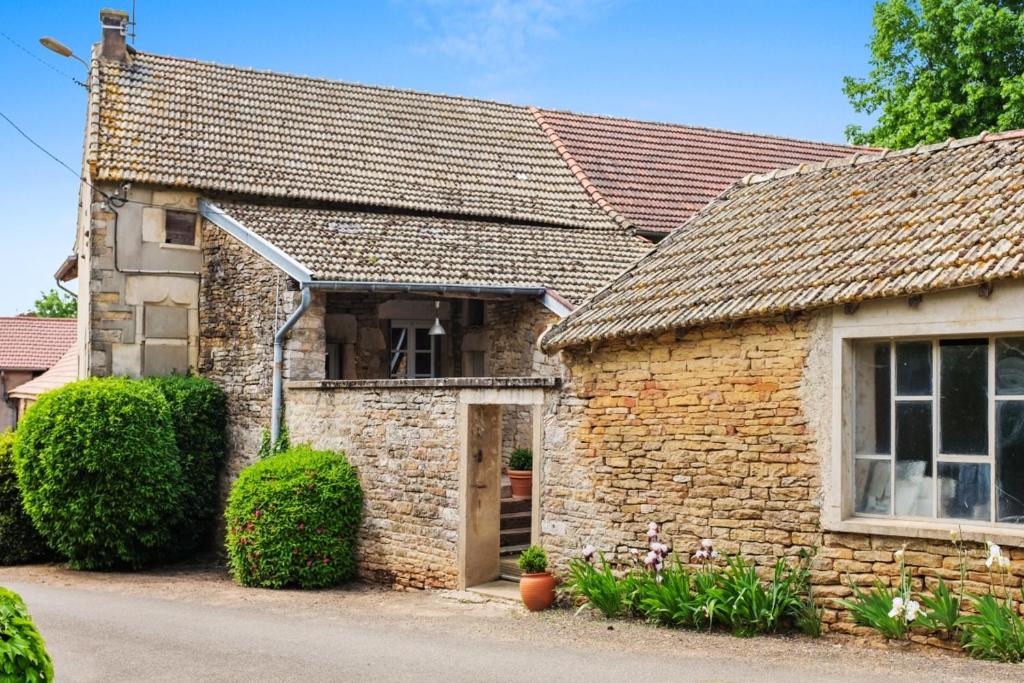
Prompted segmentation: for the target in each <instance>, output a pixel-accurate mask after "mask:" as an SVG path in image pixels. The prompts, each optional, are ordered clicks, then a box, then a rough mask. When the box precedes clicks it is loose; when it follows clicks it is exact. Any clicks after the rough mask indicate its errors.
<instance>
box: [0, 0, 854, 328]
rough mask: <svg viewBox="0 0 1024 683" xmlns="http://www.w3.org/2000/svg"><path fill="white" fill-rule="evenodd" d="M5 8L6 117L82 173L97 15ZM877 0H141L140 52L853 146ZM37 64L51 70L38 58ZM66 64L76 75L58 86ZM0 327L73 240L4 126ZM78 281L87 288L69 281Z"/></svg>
mask: <svg viewBox="0 0 1024 683" xmlns="http://www.w3.org/2000/svg"><path fill="white" fill-rule="evenodd" d="M108 5H109V6H113V7H120V8H124V9H128V8H129V7H130V2H128V1H127V0H104V2H103V3H96V4H94V3H91V2H87V1H86V0H64V1H63V2H62V1H60V0H49V1H48V2H45V3H43V2H36V1H27V0H5V2H4V8H5V12H4V19H5V21H4V22H3V25H2V27H0V31H3V32H4V33H6V34H7V35H9V36H10V37H11V38H13V39H14V40H15V41H17V42H19V43H20V44H21V45H23V46H24V47H25V48H26V49H27V50H28V52H30V53H31V55H29V54H26V53H25V52H24V51H22V50H21V49H19V48H18V47H16V46H15V45H14V44H12V43H11V42H10V41H9V40H8V39H6V38H4V37H3V36H0V79H2V84H3V87H2V90H0V93H2V94H0V111H2V112H3V113H5V114H6V115H8V116H9V117H11V118H12V119H13V120H15V121H16V122H17V123H19V125H21V126H22V127H23V128H24V129H25V130H26V131H27V132H28V133H29V134H30V135H32V136H33V137H34V138H35V139H36V140H38V141H39V142H40V143H41V144H42V145H43V146H45V147H46V148H47V149H49V150H50V151H51V152H53V153H54V154H55V155H56V156H58V157H60V158H61V159H63V160H64V161H66V162H67V163H68V164H70V165H71V166H72V167H75V168H77V167H78V166H79V164H80V163H81V155H82V132H83V127H84V125H85V91H84V90H83V89H82V88H80V87H79V86H77V85H75V84H74V83H73V82H72V81H71V80H70V78H69V76H73V77H82V76H83V75H84V67H82V66H81V65H80V64H78V63H77V62H74V61H72V60H70V59H63V58H61V57H59V56H57V55H54V54H52V53H49V52H47V51H45V50H44V49H43V48H42V47H40V46H39V44H38V42H37V41H38V38H39V37H40V36H43V35H51V36H54V37H56V38H58V39H59V40H61V41H63V42H64V43H65V44H66V45H68V46H69V47H71V48H72V49H73V50H74V51H75V52H76V53H77V54H80V55H83V56H86V55H88V54H89V46H90V44H91V43H93V42H95V41H96V40H97V39H98V37H99V30H100V29H99V22H98V12H99V9H100V7H101V6H108ZM871 5H872V3H871V2H870V1H869V0H857V1H854V0H831V1H829V2H821V1H820V0H773V1H771V2H769V1H766V0H731V1H730V2H720V1H716V2H709V1H708V0H676V1H674V2H670V1H662V2H642V1H639V0H633V1H629V0H558V1H556V0H478V1H476V2H470V1H468V0H418V1H417V0H390V1H388V0H378V1H375V2H354V1H346V2H319V1H317V0H304V1H303V2H301V3H281V2H262V1H259V0H249V1H247V2H229V1H224V0H218V2H209V1H208V0H207V1H206V2H199V1H196V0H174V1H171V0H160V1H158V0H138V2H137V14H136V18H137V21H138V26H137V39H136V43H135V45H136V47H137V48H139V49H140V50H145V51H149V52H157V53H162V54H169V55H175V56H180V57H192V58H196V59H203V60H210V61H217V62H222V63H228V64H236V65H241V66H252V67H257V68H263V69H272V70H277V71H285V72H291V73H300V74H308V75H314V76H323V77H327V78H334V79H340V80H347V81H356V82H360V83H372V84H379V85H389V86H397V87H403V88H413V89H417V90H425V91H431V92H442V93H449V94H458V95H467V96H476V97H485V98H490V99H498V100H504V101H510V102H515V103H519V104H535V105H538V106H544V107H553V108H561V109H572V110H575V111H580V112H589V113H601V114H612V115H618V116H626V117H633V118H640V119H650V120H657V121H673V122H679V123H689V124H698V125H706V126H715V127H720V128H730V129H735V130H745V131H754V132H761V133H773V134H778V135H790V136H795V137H803V138H809V139H814V140H827V141H836V142H841V141H843V129H844V128H845V126H846V125H847V124H849V123H864V122H865V121H864V119H863V118H862V117H859V116H857V115H855V114H854V113H853V112H852V110H851V108H850V106H849V104H848V103H847V101H846V98H845V97H844V96H843V94H842V90H841V87H842V77H843V76H845V75H856V76H861V75H864V74H865V73H866V71H867V60H868V50H867V48H866V45H867V43H868V40H869V39H870V35H871ZM35 58H38V60H42V62H44V63H40V62H39V61H37V60H36V59H35ZM47 65H49V67H52V68H53V69H59V70H60V71H62V72H64V73H65V74H67V75H62V74H60V73H57V72H56V71H54V70H52V69H51V68H49V67H48V66H47ZM0 159H2V160H3V163H0V315H11V314H15V313H19V312H23V311H25V310H27V309H29V308H31V306H32V302H33V300H34V299H35V298H36V297H37V296H38V293H39V291H40V290H43V289H49V288H50V287H52V285H53V279H52V275H53V272H54V271H55V270H56V269H57V266H58V265H59V264H60V262H61V261H62V260H63V258H64V257H65V256H66V255H67V254H69V253H70V252H71V249H72V247H73V242H74V225H75V212H76V206H77V201H78V197H77V183H76V181H75V178H74V176H72V175H71V174H70V173H68V172H67V170H65V169H63V168H61V167H60V166H58V165H57V164H56V163H54V162H53V161H52V160H50V159H48V158H47V157H46V156H44V155H43V154H42V153H41V152H39V151H38V150H37V149H35V148H34V147H32V146H31V145H30V144H29V143H28V142H26V141H25V140H24V139H22V138H21V137H19V136H18V135H17V133H15V132H14V130H13V129H12V128H10V126H8V125H7V124H6V123H5V122H3V121H0ZM74 284H77V283H73V285H74Z"/></svg>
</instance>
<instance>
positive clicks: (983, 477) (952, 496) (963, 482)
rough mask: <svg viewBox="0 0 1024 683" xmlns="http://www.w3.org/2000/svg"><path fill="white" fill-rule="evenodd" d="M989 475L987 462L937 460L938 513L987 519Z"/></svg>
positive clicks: (988, 509)
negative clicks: (939, 461) (938, 461)
mask: <svg viewBox="0 0 1024 683" xmlns="http://www.w3.org/2000/svg"><path fill="white" fill-rule="evenodd" d="M990 476H991V475H990V472H989V466H988V465H987V464H976V463H963V462H942V463H939V516H940V517H950V518H953V519H981V520H986V521H987V520H988V519H990V515H991V510H990V508H989V493H990V491H991V488H990V487H991V480H990V479H989V477H990Z"/></svg>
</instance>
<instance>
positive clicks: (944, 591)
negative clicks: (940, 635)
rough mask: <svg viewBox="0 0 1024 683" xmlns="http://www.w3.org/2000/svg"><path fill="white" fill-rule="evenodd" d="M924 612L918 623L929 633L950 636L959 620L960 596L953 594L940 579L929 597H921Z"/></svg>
mask: <svg viewBox="0 0 1024 683" xmlns="http://www.w3.org/2000/svg"><path fill="white" fill-rule="evenodd" d="M921 605H922V606H923V607H924V611H923V612H922V614H921V617H920V619H919V620H918V623H919V624H920V625H921V626H923V627H924V628H926V629H928V630H930V631H943V632H945V633H946V634H947V635H952V634H953V633H955V632H956V630H957V628H958V622H959V620H960V596H959V595H956V594H954V593H953V591H951V590H950V588H949V586H948V585H946V582H945V581H943V580H942V579H941V578H940V579H939V581H938V583H937V584H936V585H935V588H934V589H933V590H932V592H931V594H930V595H924V594H922V595H921Z"/></svg>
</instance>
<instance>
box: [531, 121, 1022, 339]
mask: <svg viewBox="0 0 1024 683" xmlns="http://www.w3.org/2000/svg"><path fill="white" fill-rule="evenodd" d="M1022 276H1024V131H1013V132H1008V133H1001V134H995V135H992V134H989V135H981V136H978V137H975V138H968V139H964V140H957V141H950V142H947V143H942V144H938V145H929V146H926V147H918V148H914V149H909V150H903V151H900V152H891V153H882V154H874V155H855V156H853V157H849V158H846V159H842V160H837V161H829V162H826V163H824V164H818V165H813V166H801V167H797V168H794V169H788V170H786V171H781V172H773V173H771V174H768V175H765V176H756V177H751V178H747V179H744V180H743V181H741V182H739V183H737V184H736V185H734V186H733V187H732V188H731V189H729V190H728V191H727V192H725V193H724V194H723V195H722V196H721V197H720V198H719V199H717V200H716V201H715V202H713V203H712V204H710V205H709V206H707V207H706V208H704V209H703V210H701V211H700V212H699V213H698V214H697V215H696V216H695V217H694V218H693V219H691V220H690V221H689V222H688V223H687V224H686V225H684V226H683V227H682V228H680V229H678V230H677V231H675V232H674V233H672V235H670V236H669V237H668V238H666V239H665V240H664V241H662V242H661V243H660V244H659V245H658V248H657V249H656V250H655V251H653V252H652V253H651V254H649V255H648V256H647V257H645V258H643V259H641V260H640V261H639V262H638V263H636V264H635V265H634V266H633V267H631V268H630V269H629V270H628V271H626V272H625V273H624V274H623V275H622V276H621V277H619V278H618V279H616V280H615V281H614V282H613V283H611V284H610V285H609V286H608V287H606V288H605V289H603V290H601V291H600V292H599V293H598V294H596V295H595V296H594V298H593V299H592V300H590V301H588V302H587V303H585V304H584V305H583V306H581V307H580V308H579V309H577V310H576V311H575V312H574V313H573V314H571V315H570V316H569V317H568V318H566V319H565V320H563V321H562V322H561V323H560V324H559V325H557V326H556V327H555V328H553V329H552V330H551V331H549V332H548V334H547V335H546V336H545V338H544V340H543V343H544V345H545V348H547V349H548V350H553V349H558V348H563V347H566V346H571V345H575V344H583V343H588V342H594V341H598V340H602V339H607V338H611V337H617V336H632V335H638V334H653V333H658V332H661V331H665V330H669V329H672V328H680V327H689V326H693V325H701V324H707V323H714V322H724V321H731V320H738V319H743V318H751V317H762V316H767V315H777V314H781V313H786V312H793V311H800V310H806V309H811V308H816V307H822V306H829V305H835V304H842V303H847V302H858V301H862V300H866V299H878V298H886V297H895V296H904V295H911V294H917V293H921V292H926V291H930V290H938V289H949V288H954V287H961V286H967V285H976V284H980V283H983V282H989V281H993V280H998V279H1006V278H1019V277H1022Z"/></svg>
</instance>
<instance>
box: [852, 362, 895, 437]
mask: <svg viewBox="0 0 1024 683" xmlns="http://www.w3.org/2000/svg"><path fill="white" fill-rule="evenodd" d="M853 371H854V387H855V389H856V408H855V410H854V449H855V450H856V452H857V453H866V454H883V453H884V454H889V453H891V452H892V451H891V450H890V426H891V422H890V412H889V411H890V410H891V403H890V400H891V397H890V389H891V387H890V384H891V375H890V358H889V342H860V343H857V344H856V345H854V370H853Z"/></svg>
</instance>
